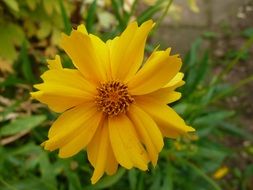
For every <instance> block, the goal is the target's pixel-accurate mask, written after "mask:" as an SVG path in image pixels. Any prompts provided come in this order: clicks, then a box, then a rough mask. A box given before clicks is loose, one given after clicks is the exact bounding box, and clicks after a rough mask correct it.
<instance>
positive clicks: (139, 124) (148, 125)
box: [128, 105, 163, 166]
mask: <svg viewBox="0 0 253 190" xmlns="http://www.w3.org/2000/svg"><path fill="white" fill-rule="evenodd" d="M128 116H129V118H130V119H131V121H132V122H133V123H134V126H135V128H136V131H137V132H138V135H139V136H140V137H141V139H142V142H143V144H144V145H145V147H146V149H147V152H148V155H149V157H150V160H151V161H152V163H153V165H154V166H155V165H156V163H157V159H158V154H159V152H160V151H161V150H162V147H163V137H162V134H161V132H160V130H159V128H158V127H157V125H156V123H155V122H154V121H153V119H152V118H151V117H150V116H149V115H148V114H146V113H145V112H144V111H142V110H141V109H140V108H138V107H137V106H135V105H131V108H130V110H129V112H128Z"/></svg>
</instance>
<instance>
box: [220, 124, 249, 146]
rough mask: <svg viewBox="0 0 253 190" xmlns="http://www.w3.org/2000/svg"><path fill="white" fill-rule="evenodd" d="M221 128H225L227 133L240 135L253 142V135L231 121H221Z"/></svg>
mask: <svg viewBox="0 0 253 190" xmlns="http://www.w3.org/2000/svg"><path fill="white" fill-rule="evenodd" d="M221 128H222V129H223V130H224V132H226V133H230V134H233V135H236V136H239V137H241V138H244V139H248V140H250V141H252V142H253V135H252V134H251V133H249V132H248V131H246V130H245V129H243V128H239V127H238V126H236V125H234V124H231V123H225V122H222V123H221Z"/></svg>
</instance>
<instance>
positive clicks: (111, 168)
mask: <svg viewBox="0 0 253 190" xmlns="http://www.w3.org/2000/svg"><path fill="white" fill-rule="evenodd" d="M107 151H108V157H107V165H106V168H105V172H106V173H107V174H108V175H113V174H115V173H116V171H117V169H118V162H117V160H116V158H115V156H114V153H113V151H112V145H111V143H110V145H109V147H108V150H107Z"/></svg>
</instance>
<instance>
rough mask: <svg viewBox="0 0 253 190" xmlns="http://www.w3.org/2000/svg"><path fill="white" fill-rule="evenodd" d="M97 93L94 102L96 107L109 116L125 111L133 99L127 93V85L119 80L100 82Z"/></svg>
mask: <svg viewBox="0 0 253 190" xmlns="http://www.w3.org/2000/svg"><path fill="white" fill-rule="evenodd" d="M97 91H98V94H97V96H96V97H95V102H96V104H97V106H98V109H99V110H101V111H103V112H104V113H106V114H108V115H109V116H117V115H119V114H121V113H126V111H127V110H128V107H129V105H130V104H131V103H133V102H134V99H133V98H132V97H131V95H130V94H129V93H128V87H127V86H126V85H125V84H123V83H121V82H119V81H109V82H106V83H101V84H100V86H99V87H97Z"/></svg>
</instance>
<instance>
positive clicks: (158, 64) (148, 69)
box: [128, 50, 182, 95]
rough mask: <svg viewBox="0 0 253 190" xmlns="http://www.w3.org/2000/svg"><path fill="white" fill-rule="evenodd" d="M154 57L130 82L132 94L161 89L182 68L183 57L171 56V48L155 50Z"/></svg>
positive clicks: (129, 86)
mask: <svg viewBox="0 0 253 190" xmlns="http://www.w3.org/2000/svg"><path fill="white" fill-rule="evenodd" d="M151 56H152V55H151ZM152 57H153V58H151V59H148V60H147V62H146V64H145V65H144V66H143V67H142V68H141V69H140V70H139V71H138V72H137V74H136V75H135V76H134V77H133V78H132V79H131V80H130V81H129V82H128V88H129V92H130V93H131V94H132V95H142V94H148V93H150V92H153V91H155V90H158V89H160V88H161V87H163V86H164V85H165V84H166V83H168V82H169V81H170V80H171V79H172V78H173V77H174V76H175V75H176V74H177V73H178V71H179V70H180V67H181V64H182V62H181V59H180V58H178V57H177V56H170V55H169V50H166V51H159V52H155V55H153V56H152Z"/></svg>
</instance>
